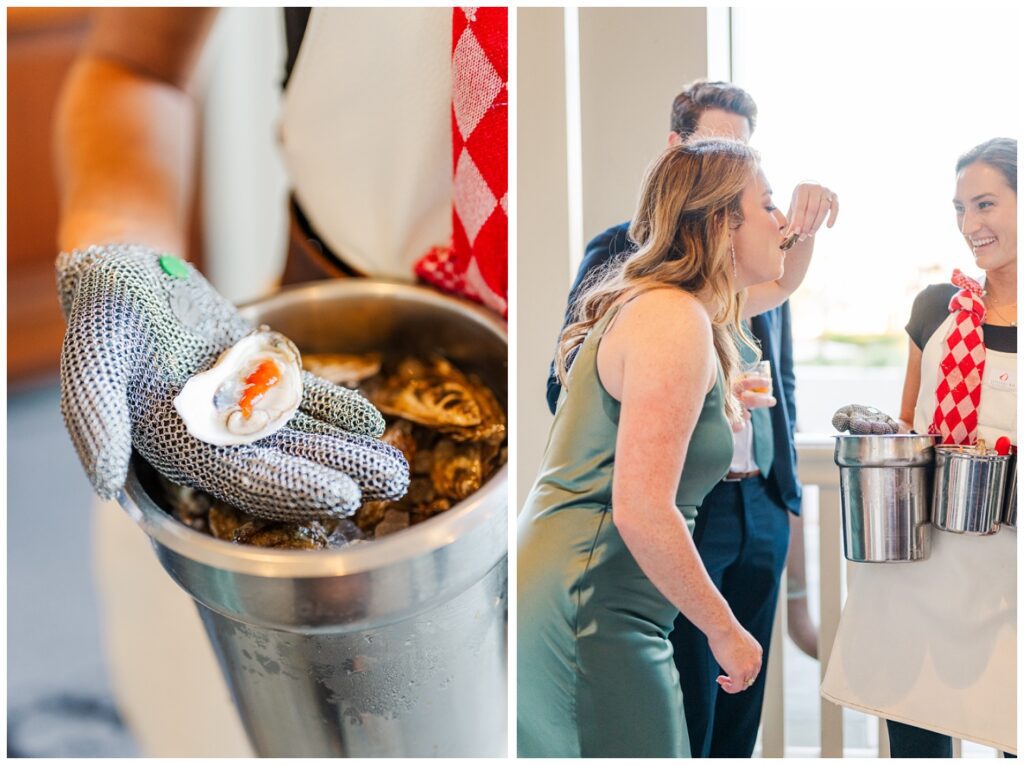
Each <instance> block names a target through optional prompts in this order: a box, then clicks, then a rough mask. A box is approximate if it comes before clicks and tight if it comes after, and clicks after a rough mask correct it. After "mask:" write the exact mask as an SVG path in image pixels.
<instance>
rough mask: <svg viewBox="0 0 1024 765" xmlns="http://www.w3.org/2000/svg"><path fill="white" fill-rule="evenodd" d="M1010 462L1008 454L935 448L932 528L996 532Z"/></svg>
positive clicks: (970, 449) (967, 531) (954, 447)
mask: <svg viewBox="0 0 1024 765" xmlns="http://www.w3.org/2000/svg"><path fill="white" fill-rule="evenodd" d="M1009 462H1010V457H1009V455H1006V454H995V453H989V454H978V453H976V451H975V449H974V447H961V446H937V447H935V493H934V497H935V499H934V502H933V506H932V524H933V525H934V526H935V528H937V529H940V530H941V531H951V532H953V533H955V534H976V535H982V536H983V535H987V534H995V533H996V532H997V531H999V524H1000V521H1001V520H1002V514H1003V506H1004V503H1005V500H1006V473H1007V468H1008V467H1009Z"/></svg>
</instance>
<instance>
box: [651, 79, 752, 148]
mask: <svg viewBox="0 0 1024 765" xmlns="http://www.w3.org/2000/svg"><path fill="white" fill-rule="evenodd" d="M708 109H722V110H723V111H727V112H731V113H732V114H738V115H740V116H741V117H746V118H747V122H748V123H749V124H750V132H751V133H753V132H754V126H755V125H756V124H757V104H755V103H754V99H753V98H751V97H750V94H749V93H747V91H745V90H744V89H743V88H740V87H737V86H736V85H733V84H732V83H730V82H708V81H706V80H697V81H696V82H691V83H690V84H689V85H687V86H686V89H685V90H684V91H683V92H682V93H680V94H679V95H678V96H676V97H675V99H674V100H673V101H672V121H671V129H672V132H673V133H676V134H677V135H678V136H679V137H680V138H687V137H689V135H690V134H691V133H693V131H694V130H696V129H697V122H698V121H699V120H700V116H701V115H702V114H703V113H704V112H706V111H707V110H708Z"/></svg>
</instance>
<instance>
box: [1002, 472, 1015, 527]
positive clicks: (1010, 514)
mask: <svg viewBox="0 0 1024 765" xmlns="http://www.w3.org/2000/svg"><path fill="white" fill-rule="evenodd" d="M1009 469H1010V488H1009V489H1008V490H1007V492H1006V509H1004V510H1003V526H1005V527H1007V528H1010V529H1013V530H1014V531H1016V529H1017V455H1016V454H1014V455H1013V457H1011V458H1010V468H1009Z"/></svg>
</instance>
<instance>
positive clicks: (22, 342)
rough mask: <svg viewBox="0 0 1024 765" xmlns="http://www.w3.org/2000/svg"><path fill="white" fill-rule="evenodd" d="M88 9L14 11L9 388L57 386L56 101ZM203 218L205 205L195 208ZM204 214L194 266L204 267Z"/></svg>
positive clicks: (10, 25)
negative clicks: (54, 137)
mask: <svg viewBox="0 0 1024 765" xmlns="http://www.w3.org/2000/svg"><path fill="white" fill-rule="evenodd" d="M90 14H91V10H90V9H89V8H9V9H7V382H8V385H9V386H10V387H11V388H13V389H17V388H24V387H27V386H30V385H36V384H40V383H48V382H53V381H55V379H56V376H57V372H58V367H59V362H60V347H61V342H62V340H63V337H64V319H63V317H62V316H61V313H60V308H59V306H58V304H57V294H56V281H55V277H54V270H53V262H54V259H55V258H56V256H57V244H56V241H57V218H58V203H57V188H56V183H55V180H54V168H53V160H52V123H53V115H54V110H55V106H56V100H57V95H58V93H59V91H60V87H61V84H62V83H63V81H64V77H65V75H66V74H67V71H68V69H69V67H70V66H71V63H72V62H73V60H74V58H75V55H76V54H77V53H78V51H79V49H80V48H81V46H82V43H83V42H84V41H85V39H86V36H87V34H88V31H89V22H90ZM195 209H196V211H198V204H197V205H196V208H195ZM200 234H201V232H200V226H199V219H198V214H197V212H196V213H194V214H193V226H192V231H191V232H190V249H191V252H190V258H191V260H192V261H193V262H197V263H201V254H202V246H201V241H200Z"/></svg>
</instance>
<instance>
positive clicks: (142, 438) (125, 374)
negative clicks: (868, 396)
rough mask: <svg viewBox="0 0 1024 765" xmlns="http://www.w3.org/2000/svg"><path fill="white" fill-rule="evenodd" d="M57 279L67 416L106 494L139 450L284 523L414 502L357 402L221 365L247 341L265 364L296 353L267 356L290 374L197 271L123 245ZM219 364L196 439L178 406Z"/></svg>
mask: <svg viewBox="0 0 1024 765" xmlns="http://www.w3.org/2000/svg"><path fill="white" fill-rule="evenodd" d="M57 276H58V288H59V292H60V299H61V307H62V309H63V311H64V315H65V317H66V318H67V322H68V330H67V334H66V336H65V339H64V348H63V352H62V355H61V409H62V411H63V414H64V420H65V423H66V425H67V428H68V431H69V433H70V434H71V438H72V441H73V442H74V444H75V448H76V450H77V451H78V455H79V459H80V460H81V462H82V464H83V466H84V467H85V470H86V473H87V474H88V476H89V479H90V481H91V482H92V484H93V487H94V488H95V489H96V491H97V493H98V494H100V495H101V496H103V497H107V498H110V497H113V496H115V495H116V494H117V492H118V491H119V490H120V489H121V487H122V486H123V485H124V481H125V479H126V477H127V472H128V463H129V460H130V458H131V452H132V448H133V447H134V448H135V449H136V450H137V451H138V452H139V453H140V454H141V455H142V456H143V457H144V458H145V459H146V460H147V461H149V462H150V463H151V464H152V465H153V466H154V467H155V468H156V469H157V470H158V471H159V472H160V473H161V474H163V475H164V476H165V477H166V478H168V479H170V480H171V481H173V482H175V483H178V484H182V485H186V486H191V487H194V488H196V489H200V490H202V491H204V492H206V493H208V494H210V495H212V496H214V497H216V498H218V499H220V500H222V501H224V502H227V503H229V504H231V505H233V506H234V507H237V508H239V509H241V510H244V511H245V512H248V513H251V514H252V515H255V516H258V517H262V518H267V519H272V520H287V521H302V520H308V519H312V518H324V517H335V518H338V517H347V516H349V515H351V514H353V513H354V512H355V511H356V510H357V509H358V508H359V506H360V505H361V504H362V503H363V502H365V501H367V500H374V499H382V500H385V499H397V498H399V497H401V496H402V495H403V494H404V493H405V491H406V488H407V487H408V483H409V468H408V464H407V463H406V460H405V457H404V456H403V455H402V453H401V452H400V451H399V450H398V449H396V448H395V447H393V446H390V445H388V444H386V443H383V442H382V441H380V440H379V439H378V438H377V436H380V435H381V434H382V433H383V430H384V419H383V417H382V416H381V415H380V413H379V412H378V411H377V410H376V409H375V408H374V407H373V405H371V404H370V403H369V402H368V401H367V400H366V399H365V398H363V397H362V396H361V395H360V394H359V393H358V392H356V391H351V390H347V389H345V388H341V387H338V386H336V385H333V384H331V383H329V382H327V381H325V380H322V379H320V378H317V377H315V376H313V375H311V374H309V373H308V372H295V374H294V375H291V374H290V373H286V372H285V371H284V369H283V368H282V367H277V370H276V372H275V370H274V368H271V367H260V365H259V364H260V363H262V361H260V362H259V363H258V364H257V365H256V367H253V366H252V363H251V362H252V360H253V356H252V355H251V354H250V353H249V350H251V349H249V350H246V349H243V350H244V351H245V352H239V353H238V354H236V355H237V356H238V357H240V360H238V359H236V357H235V356H232V355H231V353H230V352H229V353H227V354H224V356H223V358H221V355H222V353H223V352H224V351H225V349H228V348H231V347H232V346H235V344H236V343H239V342H240V341H243V343H242V345H243V346H244V345H246V344H248V345H251V346H254V347H255V349H256V353H257V356H258V355H259V354H260V353H264V354H265V355H266V352H267V351H269V350H274V351H275V353H277V352H278V351H282V348H284V351H287V352H284V351H282V353H281V354H280V355H274V354H269V356H268V358H269V357H273V359H274V363H275V364H277V363H278V362H279V361H280V362H281V364H282V365H285V366H286V364H285V362H284V361H282V359H283V358H285V357H287V354H288V353H290V352H291V351H290V350H288V348H287V346H290V343H287V342H286V341H285V343H281V342H280V341H279V340H277V339H276V338H267V337H261V336H260V335H259V334H257V335H254V336H253V337H254V338H256V339H255V340H248V341H245V338H246V337H247V336H249V335H250V333H251V332H252V329H253V328H252V327H251V326H250V325H249V324H248V323H247V322H246V321H245V320H243V319H242V318H241V316H240V315H239V314H238V312H237V311H236V310H235V307H234V306H233V305H232V304H231V303H230V302H229V301H228V300H226V299H225V298H224V297H222V296H221V295H220V294H218V293H217V292H216V291H215V290H214V289H213V288H212V287H211V286H210V284H209V283H208V282H207V281H206V280H205V279H204V278H203V277H202V275H201V274H199V273H198V272H197V271H196V270H195V269H194V268H192V267H191V266H190V265H188V264H186V263H183V262H182V261H180V260H178V259H177V258H174V257H173V256H170V255H168V254H166V253H159V252H156V251H154V250H152V249H149V248H145V247H141V246H135V245H112V246H107V247H91V248H89V249H88V250H85V251H75V252H73V253H65V254H62V255H61V256H60V257H59V258H58V260H57ZM280 337H281V336H279V335H278V336H277V338H280ZM295 354H296V356H297V352H295ZM219 358H220V359H221V362H222V364H221V365H217V364H216V362H217V360H218V359H219ZM261 358H262V357H261ZM236 361H237V363H236ZM215 366H217V367H219V368H218V370H217V372H216V373H215V374H213V375H212V376H208V377H207V378H204V379H207V380H210V379H213V380H215V381H216V385H213V386H212V387H207V389H205V392H204V391H203V390H201V391H200V395H198V396H196V397H194V398H193V397H188V396H187V397H186V403H184V411H185V416H186V417H187V418H188V419H189V420H190V424H192V425H196V424H197V423H199V424H198V427H199V434H200V435H199V437H196V435H194V432H195V431H193V432H190V431H189V426H188V425H186V422H185V420H184V419H182V416H181V415H180V414H179V411H178V410H176V409H175V405H174V401H175V399H176V398H177V397H179V395H180V394H182V392H183V389H184V388H185V387H186V382H187V381H189V379H190V378H193V377H194V376H196V375H197V374H198V373H203V372H208V371H212V369H213V368H214V367H215ZM233 376H234V377H233ZM237 376H241V378H242V379H241V381H239V380H237V379H235V378H236V377H237ZM272 378H273V379H274V382H272V383H271V382H269V381H270V380H271V379H272ZM286 380H288V381H290V382H285V381H286ZM298 380H301V386H300V387H301V392H297V391H295V390H294V387H299V386H294V383H295V381H298ZM278 383H285V384H284V385H282V386H281V387H276V386H277V385H278ZM288 385H293V388H292V389H291V390H289V389H288V387H287V386H288ZM198 387H199V388H202V386H201V385H200V386H198ZM254 387H255V388H256V390H255V391H254V390H253V388H254ZM207 394H208V396H207V398H205V399H204V395H207ZM257 397H260V398H262V399H263V403H262V406H261V404H260V402H259V401H257V400H256V399H257ZM197 402H198V403H197ZM296 404H297V411H296V407H295V405H296ZM240 412H241V417H240V416H239V413H240ZM232 417H233V418H234V420H233V421H231V418H232ZM285 422H286V423H287V424H286V425H285V424H284V423H285ZM282 425H283V427H282ZM233 431H249V432H248V434H243V435H246V437H245V438H244V439H242V440H243V441H246V440H247V441H250V443H239V442H238V440H236V439H235V438H233V437H230V438H228V440H227V441H224V440H223V438H222V437H223V436H225V434H231V433H232V432H233ZM254 434H255V439H253V438H251V437H252V436H253V435H254ZM235 435H237V433H236V434H235ZM211 436H212V437H211ZM211 441H212V442H211Z"/></svg>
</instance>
